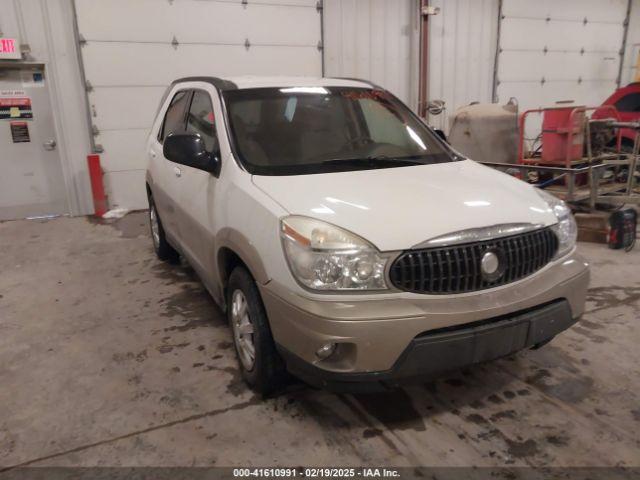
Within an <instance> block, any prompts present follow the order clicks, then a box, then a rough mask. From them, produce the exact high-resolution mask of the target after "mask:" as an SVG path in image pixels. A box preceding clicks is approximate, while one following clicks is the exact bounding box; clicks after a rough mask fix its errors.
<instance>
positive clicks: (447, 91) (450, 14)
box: [427, 0, 498, 131]
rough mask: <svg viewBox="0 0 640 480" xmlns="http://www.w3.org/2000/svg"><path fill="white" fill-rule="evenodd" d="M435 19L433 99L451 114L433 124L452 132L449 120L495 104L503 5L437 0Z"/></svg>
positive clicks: (476, 0) (437, 117)
mask: <svg viewBox="0 0 640 480" xmlns="http://www.w3.org/2000/svg"><path fill="white" fill-rule="evenodd" d="M430 4H431V5H432V6H435V7H440V13H439V14H437V15H433V16H430V17H429V68H428V77H429V78H428V83H427V88H428V98H429V100H444V101H445V108H446V110H445V111H444V112H443V113H441V114H440V115H435V116H434V115H430V116H429V123H430V124H431V125H433V126H434V127H436V128H441V129H443V130H445V131H448V128H449V116H450V115H452V114H453V113H454V112H455V110H456V109H457V108H458V107H461V106H464V105H468V104H469V103H471V102H491V97H492V90H493V65H494V57H495V51H496V43H497V25H498V0H446V1H445V0H433V1H432V2H430Z"/></svg>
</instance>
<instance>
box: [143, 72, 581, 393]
mask: <svg viewBox="0 0 640 480" xmlns="http://www.w3.org/2000/svg"><path fill="white" fill-rule="evenodd" d="M147 154H148V156H149V160H150V163H149V168H148V172H147V192H148V195H149V205H150V209H149V215H150V220H151V229H152V237H153V245H154V248H155V250H156V253H157V254H158V256H159V257H160V258H162V259H167V260H171V259H175V258H176V257H177V255H178V253H179V254H181V255H183V256H184V257H185V258H186V259H187V260H188V261H189V263H190V264H191V265H192V266H193V268H194V269H195V270H196V271H197V273H198V274H199V276H200V277H201V279H202V281H203V282H204V284H205V285H206V287H207V289H208V290H209V292H210V293H211V295H212V297H213V298H214V300H215V301H216V302H217V303H218V304H219V305H220V306H221V307H222V308H223V309H224V310H225V311H226V312H227V314H228V318H229V322H230V324H231V327H232V328H233V337H234V342H235V348H236V351H237V354H238V358H239V363H240V367H241V369H242V373H243V375H244V378H245V379H246V381H247V383H249V385H251V386H252V387H253V388H254V389H255V390H257V391H260V392H268V391H270V390H272V389H274V388H275V387H276V386H277V385H278V384H279V382H280V381H281V379H282V378H283V374H284V372H285V371H286V370H288V371H290V372H291V373H293V374H294V375H296V376H299V377H301V378H303V379H304V380H306V381H308V382H309V383H312V384H314V385H318V386H323V387H327V388H331V389H336V390H339V389H348V390H362V389H372V388H375V389H377V388H380V387H392V386H394V385H396V384H398V383H400V382H404V381H405V380H411V379H416V378H424V377H427V376H432V375H435V374H438V373H440V372H442V371H443V370H448V369H452V368H458V367H462V366H465V365H469V364H473V363H477V362H483V361H487V360H491V359H494V358H498V357H502V356H505V355H508V354H511V353H513V352H515V351H518V350H520V349H523V348H527V347H532V346H539V345H542V344H544V343H546V342H547V341H549V340H550V339H551V338H552V337H553V336H554V335H556V334H557V333H559V332H561V331H563V330H564V329H566V328H568V327H569V326H571V325H572V324H573V323H574V322H576V321H577V319H578V318H579V316H580V315H581V314H582V312H583V309H584V302H585V295H586V290H587V284H588V281H589V270H588V265H587V264H586V263H585V261H584V260H582V259H581V258H580V257H579V256H578V255H577V254H576V252H575V241H576V225H575V222H574V220H573V217H572V215H571V212H570V210H569V209H568V208H567V207H566V206H565V205H564V203H562V202H561V201H559V200H558V199H556V198H555V197H553V196H551V195H549V194H547V193H545V192H544V191H541V190H538V189H536V188H534V187H532V186H530V185H527V184H526V183H524V182H521V181H519V180H517V179H515V178H512V177H510V176H508V175H505V174H502V173H499V172H497V171H494V170H492V169H489V168H487V167H484V166H482V165H479V164H477V163H475V162H473V161H472V160H469V159H467V158H464V157H463V156H461V155H460V154H459V153H457V152H455V151H454V150H453V149H451V147H449V145H447V143H446V142H445V141H443V140H442V139H441V138H440V137H439V136H438V135H437V134H435V133H434V131H433V130H431V129H430V128H429V127H428V126H427V125H425V124H424V123H423V122H422V121H421V120H420V119H419V118H418V117H417V116H416V115H414V114H413V113H412V112H411V111H410V110H409V109H408V108H407V107H406V106H405V105H404V104H402V103H401V102H400V101H399V100H398V99H397V98H395V97H394V96H393V95H392V94H390V93H389V92H387V91H386V90H384V89H382V88H379V87H377V86H375V85H372V84H370V83H368V82H365V81H360V80H351V79H337V78H336V79H332V78H250V77H247V78H237V79H228V80H221V79H218V78H212V77H193V78H183V79H180V80H177V81H175V82H174V83H173V84H172V85H171V86H170V87H169V89H168V90H167V92H166V95H165V97H164V98H163V100H162V102H161V105H160V109H159V113H158V115H157V118H156V119H155V122H154V124H153V128H152V131H151V135H150V137H149V139H148V143H147Z"/></svg>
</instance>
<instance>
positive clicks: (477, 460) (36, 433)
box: [0, 213, 640, 468]
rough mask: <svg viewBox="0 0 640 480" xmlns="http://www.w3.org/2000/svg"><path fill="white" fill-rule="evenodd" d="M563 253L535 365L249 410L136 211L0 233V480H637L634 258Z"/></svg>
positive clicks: (311, 396) (212, 327) (595, 249)
mask: <svg viewBox="0 0 640 480" xmlns="http://www.w3.org/2000/svg"><path fill="white" fill-rule="evenodd" d="M579 248H580V250H581V252H582V253H583V254H584V255H585V256H586V257H587V258H588V259H590V261H591V265H592V285H591V288H590V290H589V296H588V303H587V313H586V314H585V315H584V318H583V319H582V321H581V322H580V323H578V324H577V325H576V326H574V327H573V328H571V329H570V330H569V331H567V332H565V333H563V334H562V335H560V336H559V337H557V338H556V339H555V340H554V341H553V342H552V343H550V344H549V345H547V346H545V347H543V348H541V349H539V350H529V351H526V352H522V353H521V354H518V355H514V356H512V357H509V358H506V359H502V360H499V361H496V362H493V363H489V364H485V365H480V366H477V367H474V368H470V369H467V370H463V371H459V372H453V373H451V374H449V375H447V376H445V377H444V378H442V379H439V380H437V381H434V382H429V383H425V384H420V385H414V386H411V387H407V388H404V389H402V390H398V391H395V392H390V393H383V394H373V395H336V394H332V393H328V392H324V391H319V390H314V389H312V388H309V387H307V386H305V385H304V384H301V383H293V384H292V385H291V386H290V387H289V388H288V390H287V391H285V392H283V393H281V394H280V395H278V396H276V397H275V398H269V399H262V398H260V397H257V396H256V395H254V394H253V393H252V392H251V391H250V390H248V389H247V388H246V387H245V385H244V383H243V382H242V379H241V377H240V375H239V372H238V368H237V363H236V358H235V353H234V350H233V345H232V343H231V336H230V332H229V329H228V328H227V325H226V322H225V319H224V315H223V314H222V312H221V311H220V310H219V309H218V308H217V307H216V305H215V304H214V303H213V301H212V300H211V298H210V297H209V295H208V294H207V293H206V291H205V290H204V288H203V286H202V285H201V283H200V282H199V281H198V279H197V277H196V276H195V274H194V273H193V271H192V270H191V269H190V268H189V267H187V266H185V265H168V264H165V263H162V262H160V261H158V260H157V259H156V258H155V256H154V254H153V251H152V248H151V241H150V238H149V235H148V227H147V222H146V216H145V214H144V213H133V214H130V215H128V216H126V217H124V218H123V219H121V220H117V221H112V222H108V223H107V222H96V221H92V220H89V219H87V218H59V219H55V220H47V221H15V222H4V223H0V252H1V253H0V272H2V273H1V275H0V468H3V467H4V468H6V467H12V466H16V465H34V466H45V465H47V466H100V465H103V466H104V465H108V466H143V465H153V466H184V465H198V466H210V465H224V466H233V465H237V466H269V465H315V466H320V465H353V466H358V465H394V466H416V465H431V466H468V465H475V466H504V465H510V466H640V454H639V452H640V394H639V392H640V349H639V348H638V344H639V343H640V315H639V308H640V249H636V250H635V251H633V252H631V253H625V252H622V251H613V250H609V249H607V248H606V246H603V245H596V244H581V245H580V246H579Z"/></svg>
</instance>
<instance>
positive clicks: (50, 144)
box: [42, 140, 57, 150]
mask: <svg viewBox="0 0 640 480" xmlns="http://www.w3.org/2000/svg"><path fill="white" fill-rule="evenodd" d="M56 145H57V144H56V141H55V140H47V141H46V142H44V143H43V144H42V146H43V147H44V149H45V150H55V149H56Z"/></svg>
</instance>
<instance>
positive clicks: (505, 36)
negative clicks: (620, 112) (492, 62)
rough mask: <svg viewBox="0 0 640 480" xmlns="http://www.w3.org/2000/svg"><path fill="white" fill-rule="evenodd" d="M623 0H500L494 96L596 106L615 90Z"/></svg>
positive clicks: (533, 104) (529, 104)
mask: <svg viewBox="0 0 640 480" xmlns="http://www.w3.org/2000/svg"><path fill="white" fill-rule="evenodd" d="M627 5H628V2H627V0H563V1H561V2H559V1H557V0H538V1H536V2H532V1H531V0H504V1H503V4H502V16H501V21H500V40H499V53H498V75H497V82H498V83H497V89H496V92H497V96H498V101H499V102H506V101H507V100H509V98H510V97H515V98H516V99H517V100H518V102H519V104H520V107H521V109H522V108H537V107H540V106H549V105H553V104H554V103H555V102H556V101H559V100H574V101H575V102H576V103H577V104H582V105H598V104H600V103H602V101H603V100H605V99H606V98H607V97H608V96H609V95H610V94H611V93H613V91H614V90H615V89H616V87H617V84H616V81H617V77H618V71H619V67H620V54H619V52H620V49H621V48H622V40H623V36H624V21H625V18H626V14H627Z"/></svg>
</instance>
